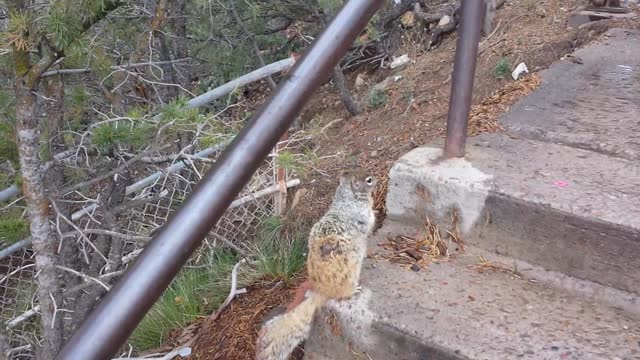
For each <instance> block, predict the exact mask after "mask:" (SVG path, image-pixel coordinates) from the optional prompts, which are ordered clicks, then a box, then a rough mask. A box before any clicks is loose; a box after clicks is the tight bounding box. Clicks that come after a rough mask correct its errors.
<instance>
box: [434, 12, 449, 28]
mask: <svg viewBox="0 0 640 360" xmlns="http://www.w3.org/2000/svg"><path fill="white" fill-rule="evenodd" d="M450 23H451V16H449V15H445V16H443V17H441V18H440V21H438V25H437V26H438V27H443V26H447V25H449V24H450Z"/></svg>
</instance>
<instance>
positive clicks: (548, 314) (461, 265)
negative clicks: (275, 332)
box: [305, 225, 640, 360]
mask: <svg viewBox="0 0 640 360" xmlns="http://www.w3.org/2000/svg"><path fill="white" fill-rule="evenodd" d="M414 233H415V232H414V230H413V229H410V228H406V227H402V226H394V225H386V226H385V227H383V229H381V230H380V231H379V232H378V234H377V235H376V236H375V238H374V239H372V240H371V244H370V252H377V253H378V254H382V253H384V251H385V250H383V249H381V248H380V247H379V246H377V244H379V243H383V242H385V241H387V239H388V238H390V237H393V236H394V235H397V234H409V235H413V234H414ZM480 254H483V252H477V251H476V249H473V248H471V249H467V251H465V252H464V253H463V254H460V255H457V256H456V257H454V258H451V259H449V260H445V261H442V262H440V263H431V264H430V265H428V266H427V269H426V270H421V271H419V272H415V271H412V270H410V269H407V268H404V267H400V266H399V265H397V264H393V263H390V262H388V261H387V260H380V259H377V260H374V259H367V260H366V263H365V267H364V269H363V274H362V276H363V285H364V291H363V292H362V293H361V294H360V295H358V296H356V297H355V298H353V299H351V300H348V301H344V302H339V303H337V302H334V303H331V304H330V306H329V307H328V308H327V309H325V310H323V311H322V312H321V313H319V314H318V316H317V317H316V322H315V326H314V329H313V331H312V334H311V336H310V339H309V340H308V341H307V343H306V344H305V354H306V355H305V359H306V360H321V359H322V360H325V359H326V360H328V359H333V360H338V359H339V360H348V359H374V360H387V359H388V360H392V359H400V360H414V359H415V360H418V359H420V360H426V359H435V360H462V359H464V360H510V359H535V360H546V359H548V360H552V359H553V360H555V359H558V360H596V359H598V360H631V359H640V319H639V318H638V313H637V312H636V313H635V314H634V312H633V310H634V309H635V311H637V310H638V309H637V305H638V304H635V305H632V306H631V310H632V311H624V310H621V309H617V308H615V307H613V306H611V305H610V304H607V303H606V302H600V301H597V300H593V299H590V298H588V297H584V296H580V295H577V294H576V293H575V292H573V291H569V290H565V289H563V288H560V287H556V286H553V285H550V284H548V283H545V282H539V281H534V280H532V279H531V278H530V277H529V276H528V275H527V271H528V270H527V269H524V268H523V269H521V270H519V271H518V272H517V273H516V272H511V271H492V270H490V269H488V270H486V271H483V272H479V271H478V269H477V268H474V265H477V264H478V256H479V255H480ZM579 287H580V286H577V285H576V286H573V288H579ZM635 299H636V298H635V297H634V299H625V301H627V302H628V303H629V304H633V302H634V300H635ZM634 306H635V307H634Z"/></svg>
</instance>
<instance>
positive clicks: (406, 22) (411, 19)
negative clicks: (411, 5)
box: [400, 11, 416, 28]
mask: <svg viewBox="0 0 640 360" xmlns="http://www.w3.org/2000/svg"><path fill="white" fill-rule="evenodd" d="M400 23H401V24H402V26H404V27H406V28H412V27H413V26H414V25H415V24H416V14H415V13H414V12H413V11H407V12H406V13H404V14H403V15H402V17H401V18H400Z"/></svg>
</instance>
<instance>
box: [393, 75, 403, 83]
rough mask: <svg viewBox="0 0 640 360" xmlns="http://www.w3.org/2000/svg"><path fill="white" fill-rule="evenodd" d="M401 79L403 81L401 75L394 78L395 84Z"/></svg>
mask: <svg viewBox="0 0 640 360" xmlns="http://www.w3.org/2000/svg"><path fill="white" fill-rule="evenodd" d="M401 79H402V76H400V75H396V76H394V77H393V81H395V82H398V81H400V80H401Z"/></svg>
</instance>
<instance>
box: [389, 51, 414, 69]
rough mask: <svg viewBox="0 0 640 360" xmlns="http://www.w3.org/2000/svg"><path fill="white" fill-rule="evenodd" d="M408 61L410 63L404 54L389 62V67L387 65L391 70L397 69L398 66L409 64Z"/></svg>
mask: <svg viewBox="0 0 640 360" xmlns="http://www.w3.org/2000/svg"><path fill="white" fill-rule="evenodd" d="M409 61H411V59H409V55H407V54H404V55H402V56H399V57H397V58H393V61H392V62H391V65H389V66H390V67H391V68H392V69H395V68H398V67H400V66H404V65H407V64H408V63H409Z"/></svg>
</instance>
